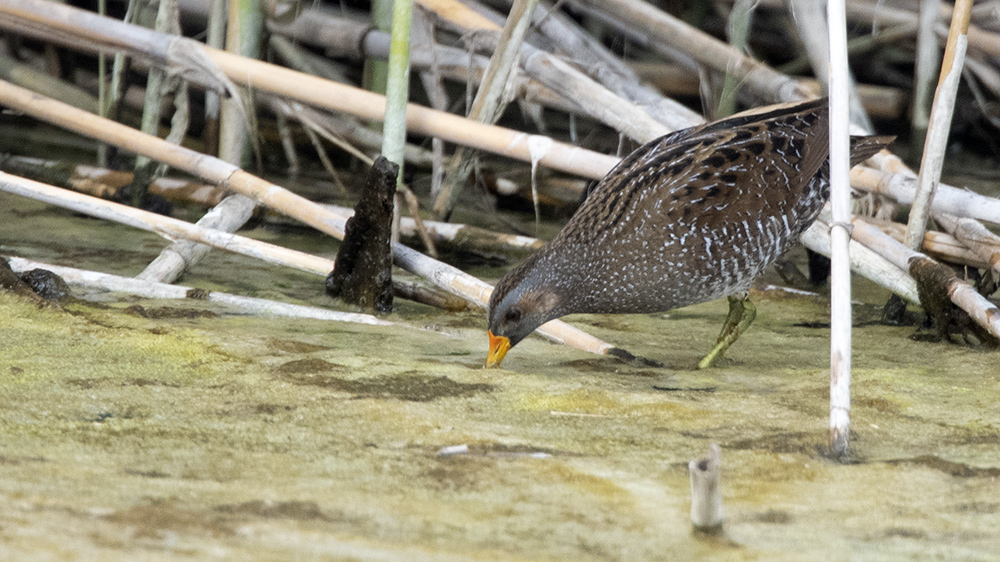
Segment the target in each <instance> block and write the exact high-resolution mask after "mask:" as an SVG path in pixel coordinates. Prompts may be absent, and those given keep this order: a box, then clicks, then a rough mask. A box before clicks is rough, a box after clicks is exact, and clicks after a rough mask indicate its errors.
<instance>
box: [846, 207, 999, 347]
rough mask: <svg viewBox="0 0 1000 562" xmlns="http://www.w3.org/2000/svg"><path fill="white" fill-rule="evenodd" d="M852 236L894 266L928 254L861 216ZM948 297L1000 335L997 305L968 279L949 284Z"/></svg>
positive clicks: (922, 257)
mask: <svg viewBox="0 0 1000 562" xmlns="http://www.w3.org/2000/svg"><path fill="white" fill-rule="evenodd" d="M853 222H854V237H855V238H856V239H857V240H858V241H859V242H861V243H862V244H864V245H866V246H868V247H869V248H871V249H872V250H874V251H876V252H878V253H879V254H881V255H882V256H884V257H885V258H886V259H888V260H889V261H891V262H892V263H893V264H894V265H896V267H899V268H901V269H906V270H909V267H910V264H911V263H912V262H913V261H914V260H919V259H926V260H930V259H931V258H929V257H927V256H926V255H925V254H922V253H920V252H916V251H914V250H911V249H910V248H908V247H906V246H905V245H903V244H901V243H899V242H897V241H896V240H894V239H893V238H892V237H891V236H889V235H888V234H885V233H884V232H882V231H881V230H879V229H878V228H876V227H874V226H872V225H870V224H868V223H866V222H864V221H863V220H861V219H858V218H855V219H854V221H853ZM947 290H948V298H949V299H950V300H951V302H953V303H955V305H956V306H958V307H959V308H961V309H962V310H964V311H966V312H967V313H969V316H970V317H971V318H972V319H973V320H975V321H976V323H977V324H979V325H981V326H983V327H984V328H986V329H987V330H989V332H990V333H991V334H993V335H994V336H997V337H1000V309H998V308H997V307H996V306H995V305H994V304H993V303H991V302H990V301H988V300H986V297H984V296H982V295H980V294H979V293H977V292H976V290H975V289H974V288H973V287H971V286H970V285H969V284H968V283H964V282H962V281H959V280H958V279H954V280H953V281H952V282H951V283H950V284H949V286H948V287H947Z"/></svg>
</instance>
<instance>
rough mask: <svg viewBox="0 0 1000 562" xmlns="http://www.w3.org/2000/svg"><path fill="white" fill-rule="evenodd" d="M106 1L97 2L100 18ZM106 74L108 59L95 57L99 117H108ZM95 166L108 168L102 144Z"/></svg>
mask: <svg viewBox="0 0 1000 562" xmlns="http://www.w3.org/2000/svg"><path fill="white" fill-rule="evenodd" d="M107 11H108V2H107V0H97V13H99V14H101V15H102V16H104V15H107ZM107 74H108V59H107V57H105V56H104V53H98V55H97V114H98V115H100V116H101V117H107V116H108V105H107V103H108V99H107V98H108V85H107V84H106V83H105V79H106V78H107ZM97 165H98V166H99V167H101V168H107V167H108V145H106V144H104V143H103V142H102V143H100V144H98V145H97Z"/></svg>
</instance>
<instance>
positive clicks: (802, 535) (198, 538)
mask: <svg viewBox="0 0 1000 562" xmlns="http://www.w3.org/2000/svg"><path fill="white" fill-rule="evenodd" d="M0 217H2V219H3V220H2V221H0V254H2V255H11V254H13V255H18V256H21V257H27V258H31V259H37V260H39V261H48V262H52V263H57V264H60V265H71V266H76V267H82V268H91V269H100V270H102V271H106V272H110V273H119V274H124V275H134V274H136V273H138V271H140V270H141V269H142V267H143V266H144V265H145V263H147V262H148V261H149V260H151V259H152V258H153V257H155V255H156V253H157V252H158V251H159V250H160V248H161V247H162V241H161V240H159V239H158V238H157V237H156V236H153V235H148V234H143V233H137V232H135V231H132V230H129V229H126V228H124V227H119V226H114V225H109V224H106V223H103V222H99V221H94V220H90V219H85V218H81V217H79V216H74V215H72V214H71V213H66V212H63V211H58V210H53V209H50V208H48V207H45V206H43V205H39V204H34V203H28V202H24V201H19V200H16V199H14V198H12V197H10V196H6V195H0ZM249 234H250V235H252V236H256V237H259V238H266V239H269V240H273V239H274V238H275V237H276V236H277V234H276V233H275V232H274V231H272V230H267V229H262V228H260V229H256V230H254V231H252V232H250V233H249ZM282 243H284V244H293V245H296V246H297V247H302V248H305V249H308V250H309V251H312V252H317V253H327V254H328V255H332V254H333V253H335V251H336V247H335V246H334V245H332V244H330V243H329V242H328V241H327V239H325V238H323V237H320V236H318V235H313V234H310V233H305V232H304V231H300V232H297V233H292V234H288V233H285V236H283V238H282ZM492 273H493V274H498V273H499V270H496V271H494V272H492ZM184 283H185V284H187V285H190V286H195V287H199V288H205V289H212V290H214V289H219V290H226V291H229V292H236V293H240V294H247V295H250V296H257V297H265V298H274V299H278V300H287V301H291V302H298V303H306V304H313V305H323V306H331V307H337V306H339V305H337V304H335V303H333V302H331V301H330V300H329V299H328V298H327V297H326V296H325V295H324V289H323V279H322V278H321V277H312V276H308V275H305V274H295V273H288V272H286V271H282V270H280V269H278V268H273V267H270V266H266V265H261V264H259V263H255V262H252V261H250V260H247V259H244V258H240V257H235V256H230V255H225V254H222V253H218V252H214V253H212V254H211V255H210V256H209V258H207V259H206V261H205V262H204V263H203V264H202V265H200V266H198V267H197V268H196V269H195V271H193V272H192V273H191V274H190V275H189V276H188V277H186V278H185V279H184ZM77 296H79V297H84V298H85V299H86V300H83V301H77V302H69V303H66V304H64V305H63V306H62V307H61V308H60V307H39V306H38V305H37V304H35V303H33V302H29V301H27V300H25V299H24V298H22V297H18V296H15V295H12V294H7V293H3V294H0V320H2V321H0V346H2V348H0V382H2V388H3V392H2V393H0V559H3V560H78V559H82V560H210V559H238V560H574V561H575V560H687V559H702V558H704V559H709V558H710V559H713V560H983V561H986V560H998V559H1000V481H998V479H1000V408H998V404H1000V356H998V355H997V354H995V353H989V352H984V351H980V350H976V349H970V348H967V347H963V346H959V345H955V344H946V343H937V344H934V343H927V342H920V341H914V340H912V339H911V338H910V336H911V335H913V334H914V332H915V330H916V328H915V327H912V326H909V327H890V326H885V325H881V324H879V323H878V322H876V321H875V320H876V319H877V318H878V312H879V310H880V308H881V304H882V303H883V302H884V299H885V294H884V293H881V292H879V291H877V290H873V289H872V288H871V287H869V286H867V285H864V284H859V287H858V289H857V291H856V298H857V299H858V300H859V301H862V302H861V303H860V304H859V305H858V306H857V307H856V320H857V324H858V326H857V328H856V331H855V337H854V342H855V357H854V365H855V370H854V386H853V407H852V411H851V413H852V436H851V437H852V441H851V447H852V453H853V454H852V458H851V460H850V462H846V463H843V462H836V461H833V460H830V459H828V458H826V457H825V456H824V451H825V446H826V440H827V434H828V429H827V427H828V421H827V419H828V418H827V413H828V398H827V393H828V385H829V382H828V375H827V362H828V354H829V351H828V330H827V329H826V328H825V327H824V322H826V318H827V313H828V312H827V300H826V299H825V297H823V296H811V295H803V294H791V293H788V292H785V291H780V290H775V289H767V288H763V289H758V290H756V291H755V292H754V295H753V296H754V298H755V301H756V302H757V307H758V316H757V322H756V323H755V324H754V326H753V327H752V328H751V330H750V331H749V332H748V333H747V334H746V335H745V336H744V338H743V339H741V340H740V342H738V343H737V344H736V346H734V347H733V348H732V349H731V350H730V351H729V352H728V354H727V357H728V362H727V363H726V364H725V365H724V366H723V367H721V368H717V369H713V370H710V371H707V372H699V371H695V370H694V369H693V367H694V365H695V363H696V362H697V361H698V360H699V359H700V358H701V356H702V355H703V354H704V353H705V351H706V350H707V349H708V348H709V347H710V346H711V343H712V341H713V339H714V337H715V335H716V333H717V331H718V329H719V327H720V326H721V323H722V320H723V318H724V316H725V313H726V304H725V302H714V303H708V304H704V305H700V306H696V307H691V308H686V309H682V310H677V311H673V312H671V313H669V314H658V315H650V316H578V317H570V318H569V320H570V321H571V322H573V323H575V324H576V325H578V326H581V327H583V328H585V329H587V330H588V331H591V332H592V333H594V334H595V335H598V336H600V337H602V338H604V339H606V340H608V341H611V342H613V343H615V344H617V345H620V346H622V347H624V348H626V349H628V350H630V351H632V352H634V353H637V354H639V355H642V356H644V357H649V358H653V359H657V360H659V361H662V362H663V363H664V367H662V368H658V367H650V366H639V365H635V364H626V363H622V362H619V361H618V360H616V359H613V358H606V357H597V356H592V355H588V354H584V353H582V352H579V351H576V350H573V349H569V348H566V347H562V346H557V345H553V344H549V343H547V342H545V341H544V340H541V339H538V338H529V339H528V340H526V341H525V342H523V343H522V344H520V345H519V346H518V347H517V348H516V349H515V350H514V351H512V352H511V354H510V355H509V356H508V358H507V359H506V360H505V362H504V366H505V367H506V368H505V369H502V370H492V371H486V370H484V369H482V367H481V366H482V363H483V359H484V355H485V351H486V337H485V335H484V334H485V319H484V315H483V314H482V313H481V312H469V313H461V314H454V313H444V312H438V311H436V310H433V309H430V308H427V307H423V306H420V305H415V304H412V303H406V302H402V301H398V302H397V305H398V306H397V311H398V312H397V313H395V314H393V315H391V316H390V317H388V319H389V320H391V321H393V322H395V323H396V324H395V325H393V326H361V325H353V324H335V323H329V322H321V321H313V320H287V319H274V318H255V317H246V316H238V315H235V314H233V313H232V311H230V310H227V309H226V308H224V307H220V306H218V305H213V304H211V303H206V302H204V301H192V300H186V301H170V302H167V301H149V300H136V299H134V298H130V297H128V296H124V295H111V294H85V293H81V292H79V291H77ZM913 312H916V311H913ZM713 442H714V443H718V444H719V445H720V446H721V448H722V462H723V499H724V503H725V510H726V511H725V512H726V522H725V536H724V537H723V538H719V539H703V538H698V537H695V536H693V535H692V533H691V529H690V520H689V514H688V510H689V508H690V503H689V498H688V494H689V484H688V474H687V463H688V461H690V460H691V459H693V458H697V457H699V456H701V455H702V454H704V452H705V451H706V450H707V448H708V445H709V444H710V443H713ZM460 445H466V446H467V447H466V448H462V447H457V446H460ZM447 453H454V454H447Z"/></svg>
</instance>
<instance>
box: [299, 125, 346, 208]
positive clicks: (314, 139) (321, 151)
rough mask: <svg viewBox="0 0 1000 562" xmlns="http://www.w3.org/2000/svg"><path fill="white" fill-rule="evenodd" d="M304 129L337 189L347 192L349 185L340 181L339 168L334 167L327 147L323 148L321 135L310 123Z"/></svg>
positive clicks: (342, 192)
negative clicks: (320, 140)
mask: <svg viewBox="0 0 1000 562" xmlns="http://www.w3.org/2000/svg"><path fill="white" fill-rule="evenodd" d="M303 129H304V130H305V132H306V136H307V137H309V142H311V143H312V145H313V149H314V150H315V151H316V156H318V157H319V161H320V163H322V164H323V168H324V169H325V170H326V173H328V174H330V177H332V178H333V182H334V183H335V184H336V185H337V189H338V190H340V193H341V194H346V193H347V186H345V185H344V182H342V181H340V174H338V173H337V169H336V168H334V167H333V162H331V161H330V157H329V156H327V154H326V149H325V148H323V143H321V142H319V136H318V135H317V134H316V131H315V130H313V128H312V127H310V126H309V125H308V124H306V126H305V127H303Z"/></svg>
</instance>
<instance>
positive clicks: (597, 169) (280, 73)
mask: <svg viewBox="0 0 1000 562" xmlns="http://www.w3.org/2000/svg"><path fill="white" fill-rule="evenodd" d="M0 26H3V27H6V28H10V29H15V30H17V31H19V32H22V33H25V34H28V35H32V36H40V37H43V38H45V39H46V40H55V41H62V42H65V43H67V44H69V45H72V46H74V47H80V48H88V49H91V50H101V49H124V50H129V51H133V52H135V53H136V54H141V55H142V56H144V57H146V58H150V59H153V60H156V61H158V62H159V63H161V64H170V61H172V60H173V59H172V58H171V55H169V54H168V52H173V51H170V46H171V45H176V47H175V49H176V50H177V51H181V50H183V51H197V52H201V53H203V54H204V55H205V56H207V57H208V59H209V60H211V61H212V62H214V63H215V64H216V65H217V66H218V68H219V69H220V70H221V71H222V73H224V74H225V75H226V76H228V77H230V79H232V80H233V81H235V82H238V83H240V84H243V85H246V86H252V87H253V88H255V89H258V90H263V91H268V92H271V93H274V94H279V95H283V96H285V97H288V98H291V99H295V100H298V101H301V102H304V103H306V104H310V105H314V106H316V107H323V108H327V109H331V110H334V111H344V112H347V113H351V114H353V115H355V116H357V117H361V118H363V119H370V120H373V121H378V120H380V119H382V118H383V116H384V113H385V98H384V97H383V96H380V95H378V94H374V93H372V92H367V91H365V90H362V89H360V88H355V87H352V86H347V85H344V84H338V83H335V82H331V81H329V80H324V79H322V78H318V77H315V76H310V75H308V74H304V73H301V72H296V71H294V70H290V69H287V68H283V67H280V66H276V65H272V64H268V63H265V62H262V61H258V60H254V59H248V58H245V57H240V56H237V55H233V54H231V53H226V52H224V51H220V50H217V49H212V48H210V47H205V46H204V45H202V44H200V43H197V42H195V41H191V40H186V39H180V38H173V39H172V38H169V37H166V36H163V35H161V34H157V33H155V32H153V31H151V30H148V29H144V28H140V27H138V26H132V25H127V24H123V23H121V22H119V21H116V20H113V19H111V18H103V17H101V16H98V15H97V14H94V13H92V12H87V11H85V10H79V9H76V8H71V7H69V6H65V5H59V4H53V3H51V2H46V1H44V0H0ZM191 79H192V80H197V79H200V80H206V77H205V76H203V75H198V76H193V77H192V78H191ZM202 83H204V82H202ZM407 128H408V130H410V131H411V132H414V133H418V134H425V135H431V136H434V135H437V136H440V137H441V138H443V139H445V140H447V141H450V142H454V143H457V144H462V145H465V146H471V147H474V148H479V149H481V150H486V151H489V152H493V153H495V154H499V155H501V156H506V157H510V158H515V159H517V160H522V161H524V162H531V160H532V151H531V149H530V148H529V144H531V143H529V141H530V140H531V139H534V138H538V139H539V140H541V141H544V142H542V143H541V144H546V145H547V146H548V150H546V151H543V152H542V153H541V154H540V159H539V161H538V163H539V164H540V165H543V166H547V167H550V168H553V169H556V170H561V171H564V172H568V173H572V174H577V175H581V176H583V177H591V178H594V177H596V178H601V177H603V176H604V174H606V173H607V172H608V170H610V169H611V168H612V167H613V166H614V165H615V164H616V163H617V161H618V159H617V158H615V157H613V156H608V155H604V154H600V153H597V152H594V151H590V150H586V149H582V148H579V147H575V146H571V145H567V144H564V143H560V142H556V141H552V140H551V139H548V138H547V137H541V136H539V135H528V134H525V133H522V132H518V131H512V130H510V129H505V128H502V127H496V126H493V125H486V124H482V123H475V122H471V121H469V120H468V119H465V118H462V117H459V116H457V115H453V114H450V113H446V112H443V111H435V110H432V109H428V108H426V107H422V106H419V105H415V104H410V106H409V107H408V108H407ZM538 155H539V154H538V153H537V152H536V156H538Z"/></svg>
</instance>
